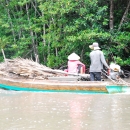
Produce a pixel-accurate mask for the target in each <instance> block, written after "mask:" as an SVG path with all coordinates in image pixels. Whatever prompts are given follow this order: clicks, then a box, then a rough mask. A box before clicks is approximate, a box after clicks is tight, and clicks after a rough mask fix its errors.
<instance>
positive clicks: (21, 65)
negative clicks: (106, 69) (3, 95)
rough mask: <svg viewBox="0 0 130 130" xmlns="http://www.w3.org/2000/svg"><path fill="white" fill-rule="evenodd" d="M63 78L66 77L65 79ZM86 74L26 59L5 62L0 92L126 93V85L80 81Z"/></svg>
mask: <svg viewBox="0 0 130 130" xmlns="http://www.w3.org/2000/svg"><path fill="white" fill-rule="evenodd" d="M66 75H67V76H66ZM89 76H90V75H88V74H84V75H83V74H82V75H80V74H70V73H67V72H64V71H62V70H53V69H51V68H48V67H46V66H43V65H40V64H38V63H36V62H33V61H31V60H28V59H21V58H16V59H12V60H10V59H6V60H5V62H4V63H1V64H0V88H2V89H8V90H17V91H39V92H41V91H44V92H45V91H49V92H56V91H58V92H82V93H91V92H92V93H119V92H129V91H130V90H129V88H130V83H123V84H121V83H120V84H119V83H116V82H115V81H113V80H111V81H112V82H108V81H102V82H97V81H96V82H92V81H88V80H87V81H82V80H81V79H84V78H86V79H88V78H89Z"/></svg>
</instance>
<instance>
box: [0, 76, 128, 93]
mask: <svg viewBox="0 0 130 130" xmlns="http://www.w3.org/2000/svg"><path fill="white" fill-rule="evenodd" d="M62 78H63V77H62ZM71 78H72V77H71ZM0 88H2V89H7V90H16V91H35V92H36V91H37V92H82V93H122V92H130V85H124V84H113V83H112V82H106V81H102V82H99V81H96V82H92V81H78V80H77V81H76V80H74V81H72V80H70V81H64V80H60V81H59V80H52V79H51V80H35V79H33V80H29V79H9V78H1V79H0Z"/></svg>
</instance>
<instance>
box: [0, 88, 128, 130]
mask: <svg viewBox="0 0 130 130" xmlns="http://www.w3.org/2000/svg"><path fill="white" fill-rule="evenodd" d="M0 104H1V105H0V115H1V116H0V128H1V130H30V129H31V130H129V128H130V94H113V95H110V94H78V93H34V92H19V91H16V92H15V91H6V90H0Z"/></svg>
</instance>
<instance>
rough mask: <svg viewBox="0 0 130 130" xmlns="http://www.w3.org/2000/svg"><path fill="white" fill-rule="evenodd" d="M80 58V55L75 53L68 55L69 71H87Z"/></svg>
mask: <svg viewBox="0 0 130 130" xmlns="http://www.w3.org/2000/svg"><path fill="white" fill-rule="evenodd" d="M79 59H80V57H79V56H78V55H77V54H75V53H72V54H70V55H69V56H68V70H67V71H68V73H81V74H84V73H85V65H84V64H83V63H82V62H80V61H79Z"/></svg>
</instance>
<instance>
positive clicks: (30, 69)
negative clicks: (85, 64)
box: [0, 58, 64, 79]
mask: <svg viewBox="0 0 130 130" xmlns="http://www.w3.org/2000/svg"><path fill="white" fill-rule="evenodd" d="M63 74H64V72H62V71H60V70H59V71H58V70H53V69H51V68H49V67H46V66H44V65H41V64H39V63H37V62H34V61H32V60H29V59H22V58H15V59H12V60H11V59H6V60H5V62H3V63H1V64H0V75H5V76H11V77H12V78H13V76H14V77H15V76H17V77H25V78H29V79H30V78H31V79H32V78H35V79H47V78H48V77H50V76H60V75H63Z"/></svg>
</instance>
